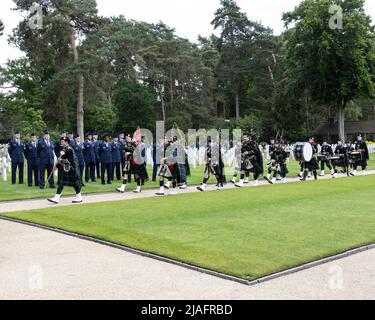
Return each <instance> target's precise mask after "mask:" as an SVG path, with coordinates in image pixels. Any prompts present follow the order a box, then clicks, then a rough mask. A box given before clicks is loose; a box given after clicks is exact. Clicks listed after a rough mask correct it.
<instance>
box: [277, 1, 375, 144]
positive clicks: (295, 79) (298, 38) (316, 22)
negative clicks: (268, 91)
mask: <svg viewBox="0 0 375 320" xmlns="http://www.w3.org/2000/svg"><path fill="white" fill-rule="evenodd" d="M364 3H365V1H364V0H304V1H303V2H302V3H301V4H300V5H299V6H298V7H296V8H295V10H293V11H291V12H288V13H286V14H284V16H283V20H284V21H285V25H286V26H290V25H292V26H293V28H292V29H291V30H290V32H289V33H288V34H289V36H288V39H287V42H286V64H287V65H286V74H287V77H288V85H289V90H290V92H294V93H296V92H297V93H298V94H299V95H300V97H301V99H305V101H308V100H309V99H311V100H312V102H316V103H317V105H318V104H321V105H325V106H329V107H331V106H332V107H333V108H335V109H336V111H337V119H338V123H339V137H340V139H345V127H344V126H345V109H346V106H347V105H348V103H349V102H350V101H351V100H353V99H355V98H358V97H368V96H373V95H374V93H375V86H374V80H375V78H374V77H375V73H374V71H375V51H374V48H375V47H374V35H375V34H374V28H373V26H372V25H371V19H370V17H369V16H368V15H366V13H365V10H364ZM333 5H336V6H338V7H336V9H338V10H340V9H339V8H341V9H342V12H343V27H342V29H341V28H332V24H331V23H330V20H332V8H335V7H332V6H333ZM339 18H340V17H339Z"/></svg>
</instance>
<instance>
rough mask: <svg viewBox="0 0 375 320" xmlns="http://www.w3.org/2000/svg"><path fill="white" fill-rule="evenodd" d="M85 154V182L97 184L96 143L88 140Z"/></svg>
mask: <svg viewBox="0 0 375 320" xmlns="http://www.w3.org/2000/svg"><path fill="white" fill-rule="evenodd" d="M83 145H84V149H83V154H84V158H85V165H86V170H85V180H86V182H89V179H91V181H92V182H95V165H96V150H95V149H96V147H95V142H94V141H90V140H87V141H86V142H85V143H84V144H83Z"/></svg>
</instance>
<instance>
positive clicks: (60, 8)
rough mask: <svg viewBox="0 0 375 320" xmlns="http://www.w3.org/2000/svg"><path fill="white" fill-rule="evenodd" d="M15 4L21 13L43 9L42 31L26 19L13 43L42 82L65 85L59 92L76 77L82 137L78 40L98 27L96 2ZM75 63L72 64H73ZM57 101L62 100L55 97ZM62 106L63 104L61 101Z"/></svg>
mask: <svg viewBox="0 0 375 320" xmlns="http://www.w3.org/2000/svg"><path fill="white" fill-rule="evenodd" d="M14 2H15V3H16V9H17V10H19V11H29V10H30V8H31V6H33V5H35V4H37V5H39V6H40V7H41V8H43V10H42V12H43V27H42V28H41V29H31V28H29V24H28V21H29V19H30V17H26V18H25V20H23V21H21V23H20V24H19V26H18V28H17V29H16V31H15V33H14V35H13V37H11V41H12V42H13V43H14V44H16V45H18V47H19V48H20V49H21V50H23V51H25V52H26V54H27V56H28V58H29V59H30V60H31V61H32V62H33V64H35V65H36V68H35V70H36V72H38V73H39V75H40V80H41V83H44V84H46V85H48V86H53V83H51V80H54V81H55V84H56V82H60V84H61V82H64V86H61V85H60V86H58V90H59V93H63V92H64V91H65V90H64V87H65V86H66V85H68V86H69V87H70V83H71V82H70V81H71V76H73V77H75V79H76V80H75V81H76V82H77V89H78V90H77V94H76V98H75V100H76V119H77V121H76V126H77V131H78V133H79V134H81V135H83V134H84V132H83V131H84V108H83V106H84V100H83V89H84V86H83V83H84V78H83V71H82V69H83V65H84V62H83V61H79V47H77V44H76V37H78V36H86V35H87V34H88V33H89V32H90V31H91V30H92V29H93V28H95V27H96V22H97V9H96V1H95V0H86V1H79V0H64V1H63V0H49V1H45V0H38V1H29V0H14ZM30 14H31V13H30ZM72 60H73V63H71V61H72ZM68 83H69V84H68ZM70 89H71V88H70ZM48 91H50V90H48ZM70 92H71V90H70ZM49 93H50V92H49ZM50 94H51V93H50ZM55 95H56V94H55ZM59 98H60V99H61V100H64V101H65V103H66V104H69V102H68V101H67V99H70V98H71V93H69V94H67V95H65V96H64V94H62V96H60V97H59ZM51 100H52V99H51ZM54 100H55V101H59V99H56V98H55V99H54ZM45 103H46V104H49V99H46V101H45ZM60 105H63V104H62V103H61V101H60ZM49 107H50V105H49ZM54 112H56V110H54Z"/></svg>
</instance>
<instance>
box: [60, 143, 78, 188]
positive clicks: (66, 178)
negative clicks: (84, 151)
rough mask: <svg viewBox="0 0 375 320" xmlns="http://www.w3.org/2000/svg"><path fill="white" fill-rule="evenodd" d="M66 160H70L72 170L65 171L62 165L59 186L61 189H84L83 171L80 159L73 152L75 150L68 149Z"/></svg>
mask: <svg viewBox="0 0 375 320" xmlns="http://www.w3.org/2000/svg"><path fill="white" fill-rule="evenodd" d="M64 159H69V162H70V168H69V171H65V170H64V165H60V166H59V167H58V168H59V172H58V181H57V185H58V186H60V187H65V186H68V187H79V188H80V187H82V180H81V171H80V168H79V164H78V159H77V156H76V154H75V152H74V151H73V149H68V150H67V151H66V157H64Z"/></svg>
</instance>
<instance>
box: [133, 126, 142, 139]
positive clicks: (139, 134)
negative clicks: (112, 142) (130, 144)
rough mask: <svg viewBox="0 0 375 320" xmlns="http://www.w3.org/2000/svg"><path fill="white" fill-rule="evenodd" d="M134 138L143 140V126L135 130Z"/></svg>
mask: <svg viewBox="0 0 375 320" xmlns="http://www.w3.org/2000/svg"><path fill="white" fill-rule="evenodd" d="M133 140H134V141H135V142H140V141H142V133H141V128H140V127H138V128H137V130H136V131H135V132H134V135H133Z"/></svg>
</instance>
